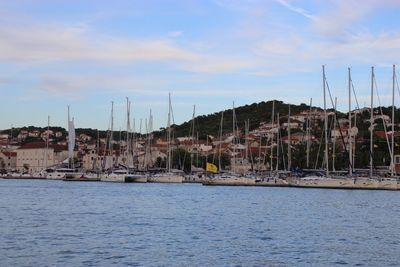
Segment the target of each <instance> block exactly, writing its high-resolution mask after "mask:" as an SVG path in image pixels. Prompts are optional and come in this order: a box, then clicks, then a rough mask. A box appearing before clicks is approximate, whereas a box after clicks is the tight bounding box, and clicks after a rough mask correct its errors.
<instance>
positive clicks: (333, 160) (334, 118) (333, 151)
mask: <svg viewBox="0 0 400 267" xmlns="http://www.w3.org/2000/svg"><path fill="white" fill-rule="evenodd" d="M336 107H337V97H335V108H334V112H335V114H334V115H333V129H335V127H336ZM339 131H341V129H340V125H339ZM332 146H333V147H332V171H336V169H335V163H336V162H335V161H336V136H334V138H333V144H332Z"/></svg>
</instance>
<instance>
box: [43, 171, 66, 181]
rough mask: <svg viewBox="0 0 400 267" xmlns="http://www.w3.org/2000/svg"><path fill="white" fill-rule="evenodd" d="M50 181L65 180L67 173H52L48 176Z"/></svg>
mask: <svg viewBox="0 0 400 267" xmlns="http://www.w3.org/2000/svg"><path fill="white" fill-rule="evenodd" d="M46 179H48V180H63V179H65V173H62V172H50V173H48V174H47V175H46Z"/></svg>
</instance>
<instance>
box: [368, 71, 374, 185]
mask: <svg viewBox="0 0 400 267" xmlns="http://www.w3.org/2000/svg"><path fill="white" fill-rule="evenodd" d="M374 80H375V74H374V67H371V118H370V119H371V128H370V143H369V177H370V178H372V174H373V173H372V172H373V169H372V167H373V164H374V159H373V158H372V153H373V149H374V144H373V139H372V138H373V128H374Z"/></svg>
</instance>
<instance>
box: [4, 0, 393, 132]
mask: <svg viewBox="0 0 400 267" xmlns="http://www.w3.org/2000/svg"><path fill="white" fill-rule="evenodd" d="M399 11H400V2H399V1H397V0H363V1H345V0H342V1H341V0H326V1H318V0H307V1H306V0H242V1H239V0H203V1H194V0H181V1H177V0H163V1H161V0H159V1H157V0H148V1H141V0H140V1H136V0H130V1H123V0H114V1H106V0H103V1H102V0H96V1H95V0H86V1H85V0H83V1H63V0H59V1H50V0H48V1H40V0H35V1H33V0H32V1H30V0H24V1H22V0H14V1H6V0H1V1H0V33H1V36H2V41H1V42H0V92H1V96H2V101H1V102H2V104H1V105H0V114H1V117H0V118H1V119H0V129H5V128H10V126H11V125H13V126H14V127H19V126H28V125H36V126H45V125H46V124H47V116H48V115H49V116H50V120H51V125H58V126H63V127H66V125H67V122H66V121H67V106H68V105H70V107H71V115H72V116H73V117H74V118H75V124H76V127H88V128H100V129H107V128H108V127H109V122H110V110H111V101H114V102H115V128H116V129H119V128H123V129H124V128H125V125H126V123H125V120H126V115H125V112H126V111H125V98H126V97H129V98H130V100H131V101H132V111H131V113H132V115H131V116H132V117H134V118H135V119H136V125H138V124H139V123H138V121H139V120H140V119H143V121H144V119H145V118H146V117H148V114H149V111H150V109H152V111H153V117H154V128H156V129H157V128H159V127H162V126H165V124H166V122H167V111H168V92H171V94H172V104H173V109H174V114H175V122H176V123H182V122H184V121H186V120H189V119H190V118H191V115H192V106H193V105H194V104H195V105H196V110H197V114H209V113H213V112H216V111H220V110H222V109H226V108H230V107H231V106H232V102H233V101H235V105H236V106H240V105H244V104H251V103H253V102H259V101H266V100H272V99H279V100H283V101H285V102H289V103H293V104H299V103H308V102H309V98H310V97H312V98H313V103H314V104H315V105H319V106H322V89H321V88H322V84H321V65H323V64H325V65H326V70H327V78H328V82H329V85H330V88H331V90H332V95H333V96H336V97H338V106H339V108H340V109H342V110H346V109H347V105H348V104H347V89H346V86H347V68H348V67H352V73H353V82H354V85H355V89H356V90H357V94H358V98H359V102H360V104H361V105H368V104H369V90H370V89H369V88H370V70H371V66H375V69H376V79H377V85H378V92H379V96H380V101H381V104H382V105H390V103H391V98H390V97H391V79H392V78H391V75H392V72H391V68H392V64H396V63H398V59H399V56H400V30H399V28H398V25H400V17H399V16H398V14H399ZM399 68H400V67H399ZM396 95H397V98H398V99H399V95H398V94H396ZM353 102H354V101H353ZM376 103H378V102H376ZM398 103H399V101H398V100H396V105H398Z"/></svg>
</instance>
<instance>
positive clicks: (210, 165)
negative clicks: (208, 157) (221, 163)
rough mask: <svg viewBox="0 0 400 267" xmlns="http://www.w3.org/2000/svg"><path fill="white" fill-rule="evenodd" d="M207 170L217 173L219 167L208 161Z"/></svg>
mask: <svg viewBox="0 0 400 267" xmlns="http://www.w3.org/2000/svg"><path fill="white" fill-rule="evenodd" d="M206 171H207V172H212V173H217V172H218V168H217V166H215V165H214V164H212V163H208V162H207V166H206Z"/></svg>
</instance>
